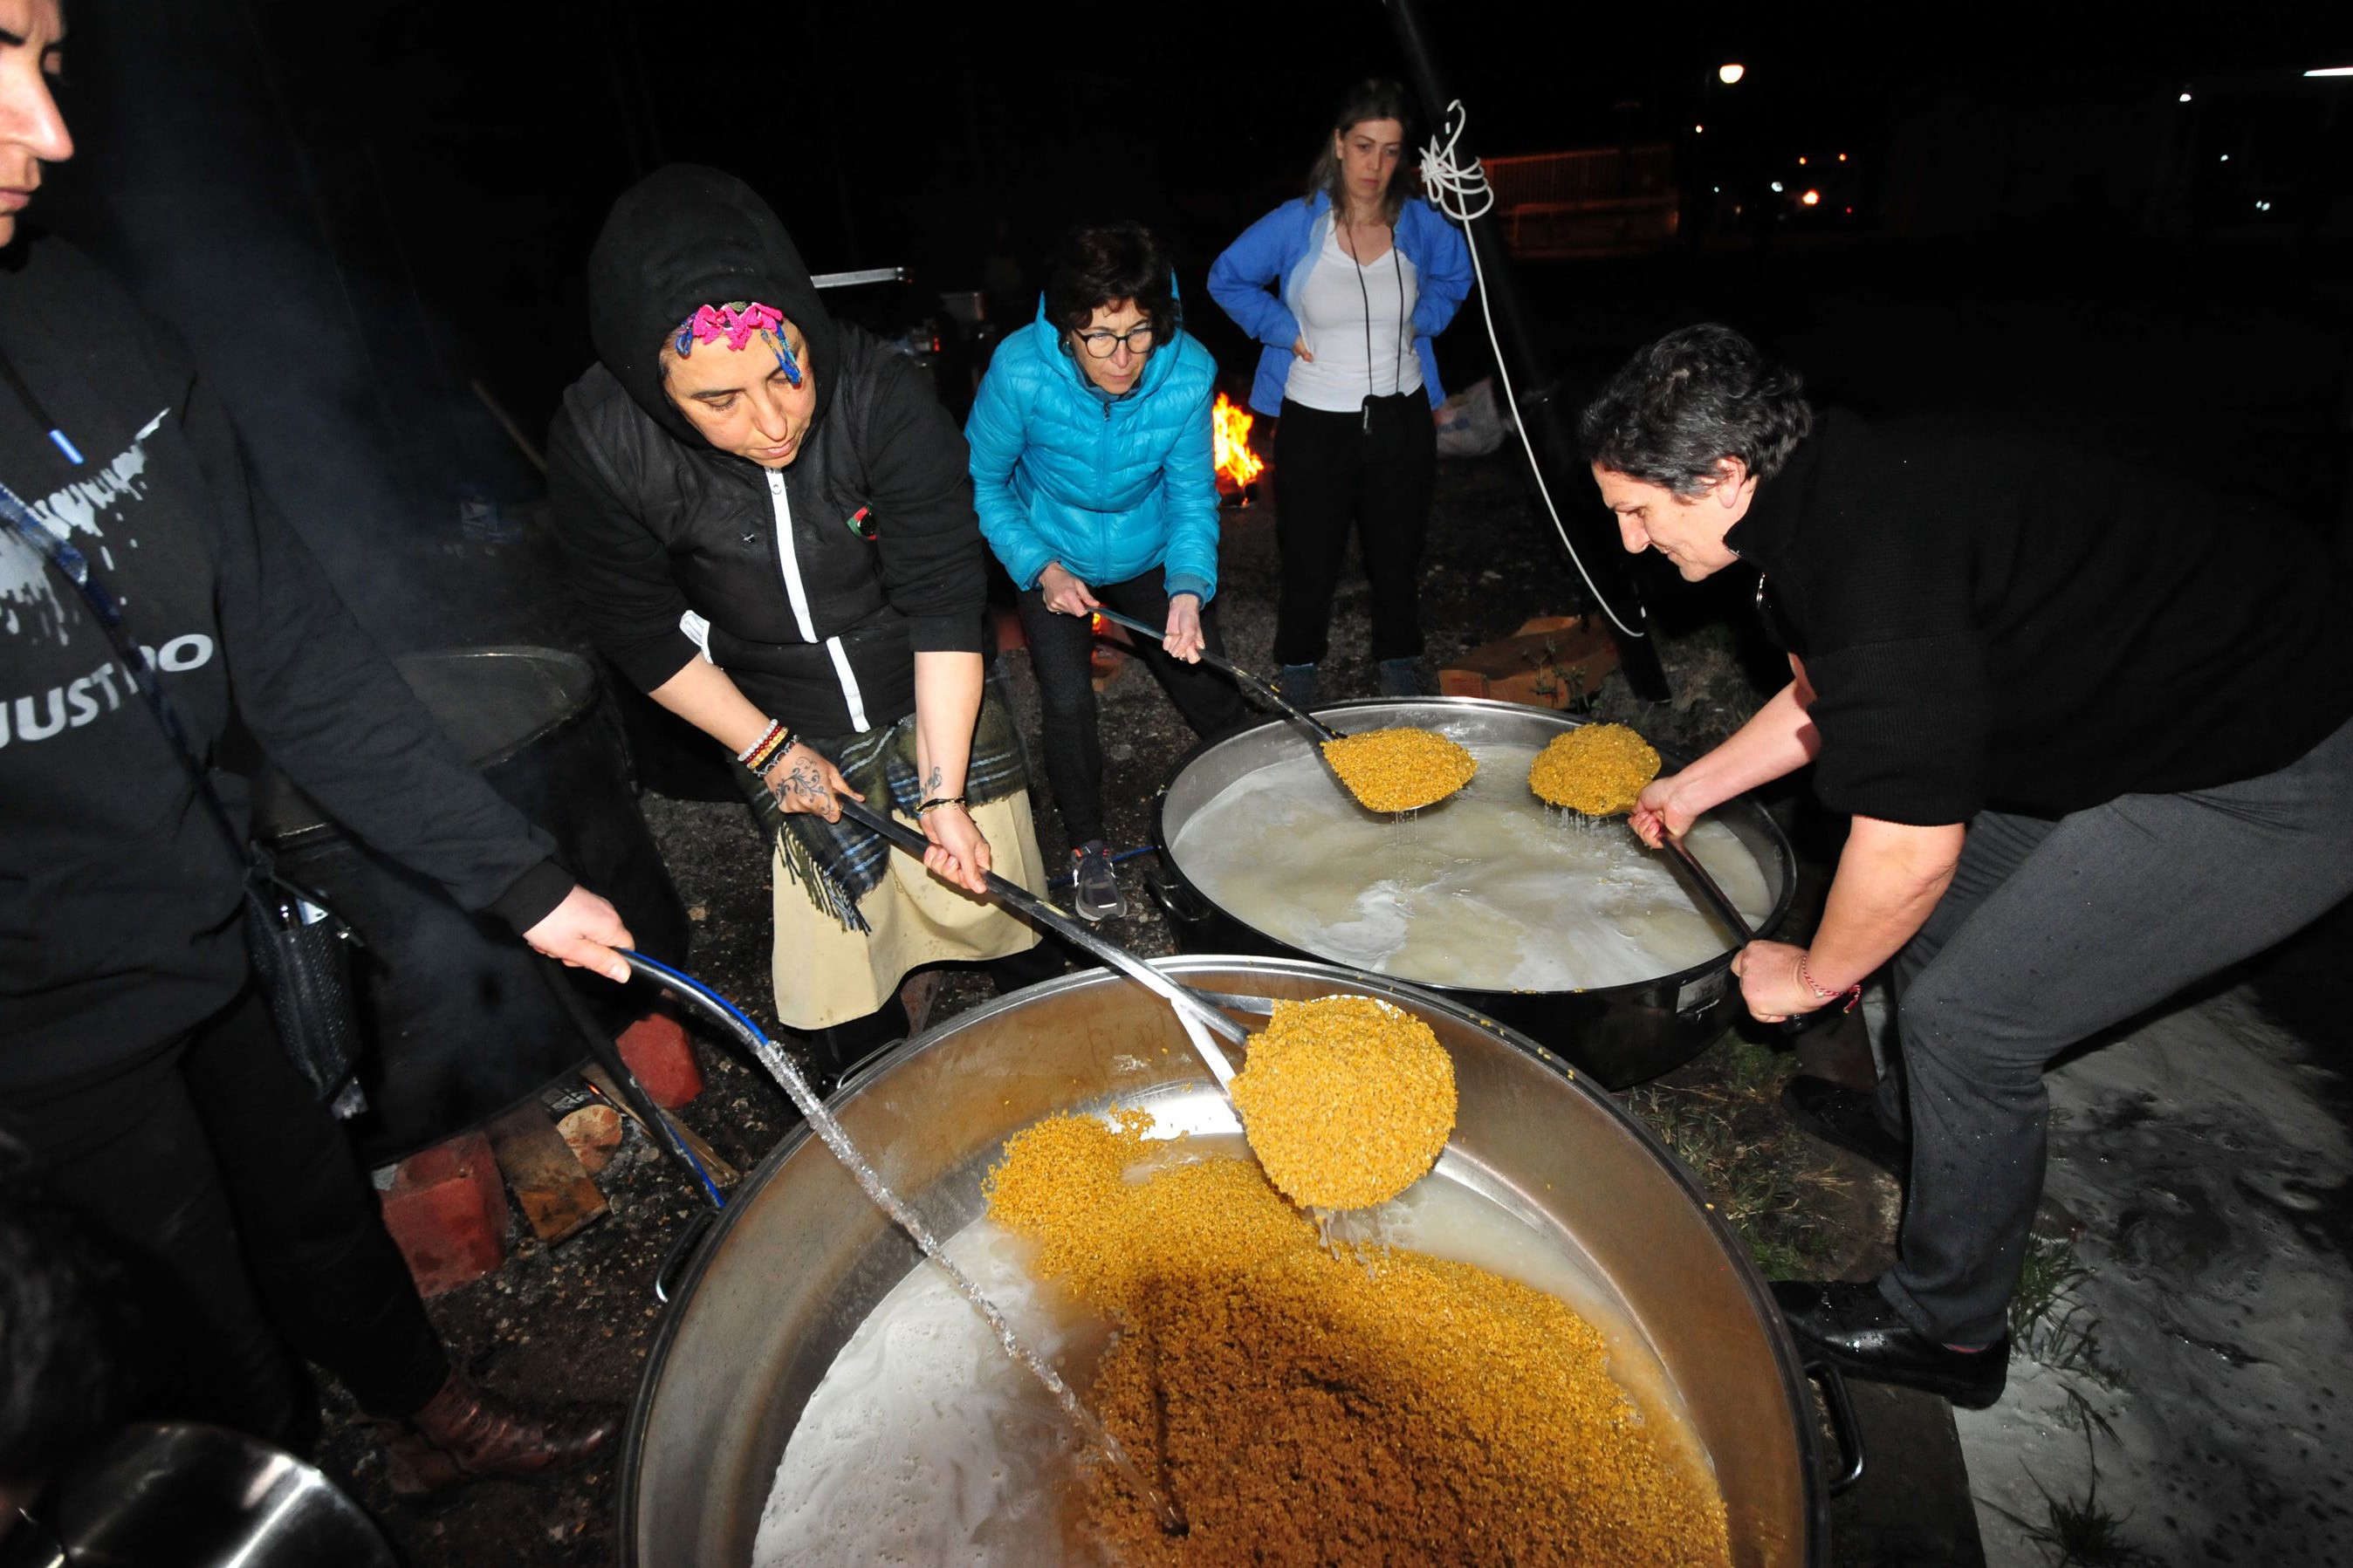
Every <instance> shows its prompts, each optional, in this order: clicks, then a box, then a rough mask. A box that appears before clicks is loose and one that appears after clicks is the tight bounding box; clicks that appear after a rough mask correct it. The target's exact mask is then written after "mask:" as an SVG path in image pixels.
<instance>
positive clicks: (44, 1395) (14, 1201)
mask: <svg viewBox="0 0 2353 1568" xmlns="http://www.w3.org/2000/svg"><path fill="white" fill-rule="evenodd" d="M15 1154H16V1151H15V1150H14V1149H13V1148H11V1147H9V1146H8V1145H7V1144H6V1141H5V1139H0V1479H12V1480H25V1479H32V1478H35V1477H37V1476H39V1475H41V1474H42V1473H43V1472H45V1471H47V1470H48V1469H50V1468H53V1467H54V1466H56V1465H57V1464H58V1463H59V1462H60V1461H62V1460H63V1459H65V1458H69V1456H70V1455H71V1453H72V1452H73V1451H74V1450H75V1449H77V1448H79V1447H81V1446H83V1445H84V1444H87V1443H89V1442H90V1441H91V1440H93V1439H95V1438H96V1437H98V1436H100V1435H102V1434H103V1433H105V1432H106V1431H107V1430H108V1428H110V1427H111V1426H112V1425H113V1423H114V1421H115V1420H116V1419H117V1416H118V1412H119V1411H120V1409H121V1405H122V1398H123V1394H124V1385H123V1383H122V1379H121V1373H120V1370H119V1369H120V1364H121V1363H119V1362H118V1361H117V1359H116V1352H117V1349H118V1346H119V1344H120V1343H121V1337H120V1336H121V1334H122V1333H123V1332H124V1331H125V1327H124V1325H123V1323H122V1322H121V1318H120V1314H119V1312H118V1310H117V1308H116V1305H115V1303H116V1302H117V1301H118V1300H119V1299H120V1297H121V1293H122V1289H123V1285H122V1282H121V1280H120V1279H118V1278H117V1277H116V1272H115V1270H114V1269H113V1268H112V1267H111V1264H110V1263H109V1262H108V1261H107V1260H106V1259H104V1258H101V1257H100V1256H99V1254H98V1253H97V1252H96V1251H95V1249H94V1248H93V1247H92V1246H91V1244H90V1241H89V1239H88V1237H86V1236H85V1235H84V1234H83V1232H82V1230H81V1228H80V1227H79V1226H77V1225H76V1224H75V1223H74V1222H73V1221H72V1220H71V1219H70V1218H69V1217H68V1216H67V1215H66V1214H65V1213H64V1212H63V1211H62V1210H61V1209H59V1208H58V1207H57V1206H56V1205H54V1204H53V1203H51V1202H50V1201H49V1200H48V1198H47V1196H46V1195H45V1194H42V1193H41V1192H40V1191H39V1190H38V1189H37V1187H35V1186H34V1185H33V1184H32V1183H31V1181H30V1180H29V1179H28V1178H27V1177H26V1176H25V1175H24V1174H23V1173H21V1172H20V1171H18V1170H16V1169H12V1165H14V1164H15V1163H16V1161H15V1160H14V1158H13V1156H14V1155H15Z"/></svg>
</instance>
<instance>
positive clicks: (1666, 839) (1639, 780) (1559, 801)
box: [1528, 724, 1825, 1035]
mask: <svg viewBox="0 0 2353 1568" xmlns="http://www.w3.org/2000/svg"><path fill="white" fill-rule="evenodd" d="M1548 759H1549V760H1550V761H1551V762H1552V763H1553V764H1554V765H1552V766H1549V767H1548V766H1547V765H1546V763H1547V760H1548ZM1564 759H1565V760H1564ZM1659 763H1660V758H1659V753H1658V752H1657V750H1656V749H1655V748H1653V747H1652V746H1651V743H1650V742H1647V741H1645V740H1643V739H1642V738H1641V736H1640V735H1637V734H1635V733H1634V731H1632V730H1630V729H1628V728H1627V727H1626V726H1625V725H1623V724H1581V725H1579V726H1577V728H1576V729H1575V730H1571V731H1566V732H1564V733H1563V734H1561V735H1558V736H1556V737H1555V738H1554V739H1553V742H1552V743H1551V744H1550V745H1548V746H1546V748H1545V750H1544V751H1543V752H1539V753H1537V756H1536V760H1535V763H1532V764H1530V766H1529V768H1528V789H1529V791H1530V792H1531V793H1533V794H1534V795H1535V797H1536V798H1537V799H1538V800H1541V801H1543V802H1544V803H1545V804H1546V805H1556V806H1559V807H1561V808H1562V809H1564V810H1567V811H1574V812H1577V813H1579V814H1580V815H1582V816H1590V817H1604V816H1625V815H1626V814H1627V813H1628V812H1630V811H1632V810H1633V809H1634V807H1635V805H1637V804H1639V803H1640V801H1641V795H1642V791H1643V790H1644V789H1646V788H1648V787H1649V786H1650V784H1651V780H1652V779H1655V778H1657V777H1658V776H1659ZM1659 837H1660V841H1661V842H1662V843H1663V844H1664V845H1665V846H1666V847H1668V848H1669V849H1671V850H1672V851H1673V852H1674V857H1675V858H1676V860H1678V861H1679V862H1681V863H1682V866H1683V871H1684V873H1685V874H1686V875H1687V876H1688V877H1689V878H1690V879H1691V884H1692V886H1693V887H1694V888H1697V889H1699V891H1700V895H1701V897H1703V898H1704V899H1705V900H1707V903H1708V907H1709V908H1711V909H1713V910H1715V914H1716V918H1717V919H1718V920H1721V921H1723V922H1724V923H1725V928H1726V929H1727V930H1729V931H1731V932H1732V934H1733V937H1734V938H1735V940H1736V942H1737V944H1738V945H1739V946H1741V947H1746V946H1747V945H1748V944H1749V943H1750V942H1755V941H1756V940H1757V931H1756V930H1755V928H1753V927H1752V926H1750V925H1749V923H1748V921H1747V917H1746V916H1745V915H1743V914H1742V913H1741V912H1740V906H1739V905H1737V904H1736V903H1734V902H1733V901H1732V896H1731V895H1730V894H1728V893H1726V892H1725V890H1724V887H1723V885H1722V884H1721V883H1719V882H1718V881H1716V879H1715V877H1714V876H1712V875H1711V874H1710V873H1709V871H1708V868H1706V867H1704V866H1703V865H1701V864H1700V863H1699V857H1698V856H1696V855H1694V854H1693V853H1692V852H1691V846H1690V845H1688V844H1686V843H1684V842H1683V839H1682V838H1681V837H1678V836H1677V835H1675V834H1672V833H1665V832H1662V833H1661V834H1660V835H1659ZM1824 1016H1825V1015H1824V1014H1822V1013H1820V1012H1815V1013H1800V1014H1799V1015H1797V1016H1795V1017H1791V1018H1785V1019H1783V1020H1782V1021H1781V1022H1780V1023H1778V1024H1777V1025H1773V1026H1772V1027H1774V1028H1776V1029H1778V1030H1779V1031H1780V1032H1781V1033H1783V1034H1785V1035H1795V1034H1799V1033H1801V1032H1803V1031H1805V1030H1807V1029H1810V1028H1812V1027H1813V1026H1815V1025H1817V1024H1819V1023H1820V1022H1821V1021H1822V1019H1823V1017H1824Z"/></svg>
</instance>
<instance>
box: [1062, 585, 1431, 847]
mask: <svg viewBox="0 0 2353 1568" xmlns="http://www.w3.org/2000/svg"><path fill="white" fill-rule="evenodd" d="M1094 613H1095V614H1096V615H1098V616H1102V617H1103V619H1105V620H1107V621H1111V622H1114V623H1115V624H1117V625H1119V626H1125V627H1126V628H1127V629H1128V630H1129V631H1132V632H1136V633H1139V634H1141V635H1143V636H1145V637H1150V638H1151V639H1152V640H1153V641H1154V642H1160V641H1162V640H1164V639H1165V638H1166V637H1167V635H1168V634H1167V632H1166V631H1165V630H1163V629H1161V628H1159V627H1156V626H1152V625H1150V624H1149V623H1147V622H1145V621H1139V620H1137V619H1135V618H1134V616H1123V615H1121V614H1120V613H1119V612H1118V611H1117V610H1111V609H1105V608H1104V607H1103V605H1096V606H1095V609H1094ZM1201 662H1202V663H1203V664H1206V665H1208V667H1209V668H1211V669H1215V670H1219V671H1221V672H1223V673H1224V674H1226V675H1229V676H1231V677H1232V678H1233V679H1235V680H1237V681H1240V683H1241V684H1242V685H1243V686H1244V687H1246V688H1248V689H1250V690H1251V691H1254V692H1256V693H1258V695H1259V696H1261V697H1262V698H1264V699H1266V700H1267V701H1268V702H1270V703H1271V704H1273V705H1274V706H1275V707H1276V708H1279V709H1281V710H1282V713H1283V716H1284V717H1285V718H1288V719H1290V720H1292V721H1293V722H1295V723H1300V724H1304V725H1306V726H1307V728H1309V729H1310V730H1313V731H1314V732H1315V735H1316V738H1317V739H1318V740H1319V741H1322V742H1330V741H1345V740H1347V739H1348V738H1349V737H1348V736H1346V735H1345V734H1343V733H1342V732H1341V731H1337V730H1335V729H1334V728H1332V726H1331V725H1329V724H1326V723H1325V722H1324V721H1323V720H1321V719H1318V718H1317V717H1315V715H1314V714H1313V713H1310V712H1309V711H1307V710H1306V709H1304V708H1302V707H1300V706H1298V705H1297V704H1296V703H1294V702H1293V701H1292V700H1290V699H1289V698H1287V697H1285V696H1283V694H1282V692H1280V691H1277V690H1276V689H1274V687H1273V685H1272V684H1271V682H1269V681H1264V680H1261V679H1259V678H1258V677H1257V676H1255V675H1252V674H1251V673H1250V671H1249V670H1247V669H1244V668H1241V667H1240V665H1238V664H1235V663H1234V662H1233V661H1232V660H1230V659H1229V658H1225V657H1224V656H1223V655H1220V654H1214V653H1211V652H1210V651H1209V650H1208V648H1206V647H1205V648H1203V649H1202V650H1201ZM1315 754H1316V755H1317V757H1319V758H1321V759H1322V761H1323V763H1324V766H1325V767H1326V768H1329V769H1331V771H1332V776H1333V777H1334V778H1335V780H1337V781H1338V783H1339V785H1340V787H1341V788H1342V789H1345V790H1347V791H1348V793H1349V795H1351V796H1353V797H1355V798H1356V803H1357V804H1358V805H1363V806H1364V807H1365V809H1366V810H1367V811H1375V810H1379V809H1380V808H1379V807H1377V806H1374V805H1369V804H1368V803H1366V801H1365V800H1364V798H1363V797H1362V796H1361V795H1356V791H1355V790H1354V789H1352V788H1350V786H1349V784H1348V781H1347V780H1346V779H1345V777H1343V776H1342V775H1341V773H1340V771H1339V769H1337V768H1336V767H1333V764H1332V759H1331V758H1330V757H1328V756H1325V755H1324V748H1323V746H1322V745H1318V746H1317V747H1316V748H1315ZM1461 787H1462V786H1461V784H1457V785H1455V786H1454V789H1450V790H1448V791H1447V792H1446V794H1445V795H1436V796H1433V797H1432V798H1430V799H1429V800H1425V801H1421V802H1419V804H1417V805H1413V806H1412V807H1410V808H1409V809H1411V810H1415V811H1419V810H1420V809H1421V807H1422V806H1425V805H1437V804H1438V803H1439V802H1440V801H1441V800H1444V799H1446V798H1447V797H1448V796H1449V795H1453V794H1454V793H1455V791H1456V790H1459V789H1461Z"/></svg>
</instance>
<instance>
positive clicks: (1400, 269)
mask: <svg viewBox="0 0 2353 1568" xmlns="http://www.w3.org/2000/svg"><path fill="white" fill-rule="evenodd" d="M1347 227H1348V229H1349V235H1348V238H1349V240H1350V242H1351V245H1350V246H1343V247H1341V248H1342V249H1344V250H1346V251H1347V252H1348V259H1349V260H1350V261H1353V262H1355V263H1356V297H1357V298H1358V299H1360V300H1364V302H1365V396H1366V398H1367V399H1371V398H1375V397H1378V396H1379V395H1380V392H1379V390H1378V387H1377V383H1375V382H1374V380H1373V295H1372V290H1371V289H1367V288H1366V287H1365V264H1364V262H1362V261H1361V260H1358V259H1357V257H1356V251H1355V250H1354V249H1353V248H1351V246H1353V243H1354V241H1355V239H1356V232H1355V230H1356V226H1355V225H1354V224H1349V225H1348V226H1347ZM1388 229H1389V269H1390V270H1391V271H1392V272H1394V273H1395V274H1396V275H1397V290H1398V335H1397V342H1396V344H1395V345H1394V347H1395V353H1394V354H1393V356H1392V369H1391V371H1390V379H1389V395H1391V396H1395V395H1397V392H1398V388H1400V387H1402V386H1403V385H1404V384H1405V263H1404V262H1402V261H1399V260H1398V244H1397V226H1396V225H1394V224H1392V225H1390V226H1388ZM1372 419H1373V416H1372V411H1371V410H1370V409H1367V410H1366V413H1365V428H1366V429H1367V430H1369V429H1371V428H1372Z"/></svg>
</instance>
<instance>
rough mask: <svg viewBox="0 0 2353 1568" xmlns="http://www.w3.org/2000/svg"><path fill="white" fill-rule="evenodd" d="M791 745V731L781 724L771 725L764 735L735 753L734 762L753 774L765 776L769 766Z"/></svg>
mask: <svg viewBox="0 0 2353 1568" xmlns="http://www.w3.org/2000/svg"><path fill="white" fill-rule="evenodd" d="M792 743H793V732H792V731H790V730H789V729H787V728H786V727H785V726H784V725H782V724H779V723H771V724H769V726H768V732H767V733H766V734H765V735H763V736H761V737H760V738H759V739H758V740H756V741H754V742H752V743H751V744H750V745H748V746H746V747H744V749H743V750H742V751H740V752H736V753H735V760H736V761H737V762H739V763H743V764H744V766H745V767H747V768H749V769H751V770H752V771H753V772H754V773H761V774H765V773H767V771H768V766H769V764H770V763H774V762H775V761H776V758H777V757H779V756H780V755H782V754H783V753H784V752H785V749H786V747H788V746H790V745H791V744H792Z"/></svg>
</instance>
